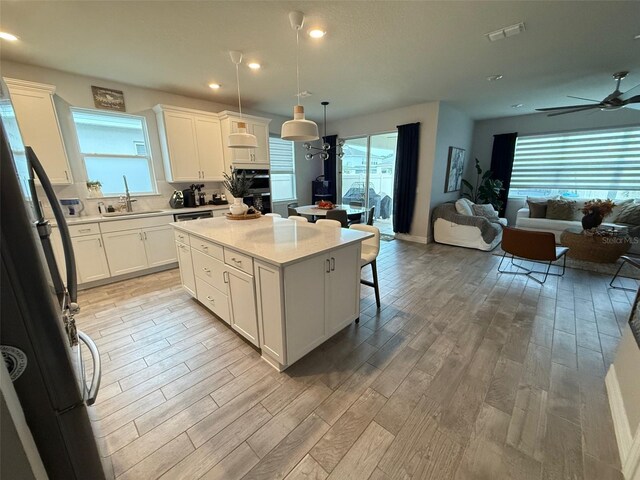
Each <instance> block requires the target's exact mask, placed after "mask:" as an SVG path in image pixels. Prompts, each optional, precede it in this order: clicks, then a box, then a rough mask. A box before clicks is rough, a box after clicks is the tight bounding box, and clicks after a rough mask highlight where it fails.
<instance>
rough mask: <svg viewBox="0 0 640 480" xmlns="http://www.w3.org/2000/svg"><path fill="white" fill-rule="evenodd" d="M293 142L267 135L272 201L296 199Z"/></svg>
mask: <svg viewBox="0 0 640 480" xmlns="http://www.w3.org/2000/svg"><path fill="white" fill-rule="evenodd" d="M293 145H294V143H293V142H289V141H287V140H282V139H281V138H279V137H269V151H270V156H271V158H270V160H271V199H272V200H273V201H274V202H282V201H285V200H295V199H296V167H295V163H296V162H295V155H294V153H293Z"/></svg>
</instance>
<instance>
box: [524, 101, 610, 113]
mask: <svg viewBox="0 0 640 480" xmlns="http://www.w3.org/2000/svg"><path fill="white" fill-rule="evenodd" d="M599 106H600V102H598V103H594V104H591V105H584V104H583V105H568V106H566V107H547V108H536V110H537V111H538V112H548V111H551V110H571V109H574V108H583V107H588V108H594V107H599Z"/></svg>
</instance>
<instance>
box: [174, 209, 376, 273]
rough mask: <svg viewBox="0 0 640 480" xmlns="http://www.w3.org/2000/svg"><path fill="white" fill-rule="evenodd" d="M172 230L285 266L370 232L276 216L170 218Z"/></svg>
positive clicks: (362, 237)
mask: <svg viewBox="0 0 640 480" xmlns="http://www.w3.org/2000/svg"><path fill="white" fill-rule="evenodd" d="M171 225H172V226H173V227H174V228H175V229H176V230H180V231H183V232H186V233H188V234H190V235H196V236H198V237H201V238H204V239H207V240H211V241H212V242H214V243H218V244H220V245H222V246H224V247H229V248H232V249H234V250H237V251H239V252H241V253H245V254H247V255H249V256H252V257H254V258H257V259H260V260H264V261H265V262H267V263H271V264H273V265H278V266H285V265H288V264H291V263H295V262H297V261H299V260H302V259H304V258H307V257H310V256H313V255H317V254H320V253H323V252H328V251H330V250H333V249H335V248H338V247H341V246H345V245H349V244H352V243H356V242H361V241H363V240H366V239H367V238H370V237H372V236H373V235H372V234H370V233H367V232H362V231H357V230H349V229H347V228H329V227H321V226H319V225H314V224H312V223H301V222H294V221H292V220H287V219H285V218H277V217H261V218H257V219H253V220H228V219H226V218H206V219H200V220H193V221H190V222H174V223H172V224H171Z"/></svg>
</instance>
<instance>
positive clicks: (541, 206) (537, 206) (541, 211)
mask: <svg viewBox="0 0 640 480" xmlns="http://www.w3.org/2000/svg"><path fill="white" fill-rule="evenodd" d="M527 205H528V206H529V218H547V202H546V201H544V202H534V201H533V200H527Z"/></svg>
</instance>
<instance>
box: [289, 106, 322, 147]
mask: <svg viewBox="0 0 640 480" xmlns="http://www.w3.org/2000/svg"><path fill="white" fill-rule="evenodd" d="M281 137H282V139H283V140H291V141H292V142H312V141H314V140H317V139H318V138H319V136H318V125H316V124H315V123H314V122H312V121H311V120H307V119H305V118H304V107H303V106H302V105H296V106H295V107H293V120H289V121H287V122H284V123H283V124H282V132H281Z"/></svg>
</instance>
